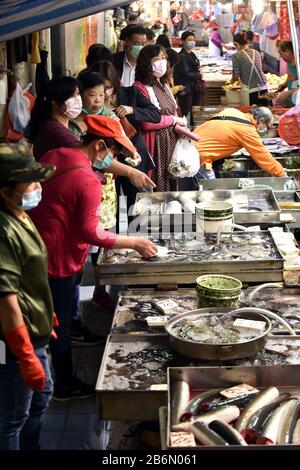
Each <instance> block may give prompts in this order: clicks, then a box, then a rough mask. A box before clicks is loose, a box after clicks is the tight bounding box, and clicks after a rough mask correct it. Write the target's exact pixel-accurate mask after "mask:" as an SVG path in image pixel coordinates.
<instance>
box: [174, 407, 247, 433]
mask: <svg viewBox="0 0 300 470" xmlns="http://www.w3.org/2000/svg"><path fill="white" fill-rule="evenodd" d="M239 415H240V409H239V407H238V406H234V405H232V406H221V407H220V408H217V409H216V410H211V411H208V412H207V413H203V414H202V415H200V416H198V417H197V418H193V419H192V420H190V421H185V422H184V423H179V424H175V425H174V426H172V431H189V430H190V427H191V425H192V424H194V423H196V422H199V421H201V422H202V423H205V424H209V423H211V421H214V420H216V419H217V420H220V421H223V422H224V423H231V422H232V421H235V420H236V419H237V418H238V417H239Z"/></svg>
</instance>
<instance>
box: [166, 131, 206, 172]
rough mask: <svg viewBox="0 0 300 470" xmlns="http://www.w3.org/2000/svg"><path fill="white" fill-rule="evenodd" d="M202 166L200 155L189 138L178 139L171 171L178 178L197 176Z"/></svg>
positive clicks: (170, 165)
mask: <svg viewBox="0 0 300 470" xmlns="http://www.w3.org/2000/svg"><path fill="white" fill-rule="evenodd" d="M199 168H200V157H199V153H198V150H197V149H196V147H195V145H194V144H192V142H191V141H190V140H188V139H178V140H177V143H176V145H175V149H174V152H173V155H172V158H171V161H170V164H169V168H168V170H169V173H170V174H171V175H172V176H175V177H176V178H190V177H192V176H195V175H196V174H197V172H198V170H199Z"/></svg>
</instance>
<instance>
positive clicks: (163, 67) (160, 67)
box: [152, 59, 167, 78]
mask: <svg viewBox="0 0 300 470" xmlns="http://www.w3.org/2000/svg"><path fill="white" fill-rule="evenodd" d="M152 70H153V75H154V77H157V78H160V77H163V76H164V74H165V73H166V71H167V61H166V59H161V60H156V61H155V62H153V64H152Z"/></svg>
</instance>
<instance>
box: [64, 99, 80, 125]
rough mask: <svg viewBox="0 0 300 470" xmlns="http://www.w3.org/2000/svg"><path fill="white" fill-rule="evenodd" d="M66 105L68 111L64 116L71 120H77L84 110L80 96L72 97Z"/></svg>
mask: <svg viewBox="0 0 300 470" xmlns="http://www.w3.org/2000/svg"><path fill="white" fill-rule="evenodd" d="M65 105H66V110H65V113H64V114H65V115H66V116H67V117H68V118H70V119H75V118H77V116H79V114H80V113H81V110H82V100H81V96H80V95H77V96H72V97H71V98H69V99H68V100H67V101H65Z"/></svg>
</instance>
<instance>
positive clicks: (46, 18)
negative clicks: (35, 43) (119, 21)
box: [0, 0, 126, 42]
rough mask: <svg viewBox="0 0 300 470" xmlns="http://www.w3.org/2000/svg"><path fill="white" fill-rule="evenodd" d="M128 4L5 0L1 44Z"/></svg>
mask: <svg viewBox="0 0 300 470" xmlns="http://www.w3.org/2000/svg"><path fill="white" fill-rule="evenodd" d="M124 3H126V0H125V1H124V0H123V1H122V0H85V1H81V2H79V1H76V0H75V1H74V0H19V1H16V0H2V1H1V2H0V42H1V41H7V40H9V39H14V38H16V37H18V36H22V35H23V34H26V33H32V32H34V31H39V30H41V29H46V28H49V27H50V26H53V25H56V24H61V23H66V22H67V21H72V20H76V19H78V18H83V17H85V16H88V15H92V14H94V13H99V12H100V11H104V10H109V9H113V8H115V7H117V6H118V5H124Z"/></svg>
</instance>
